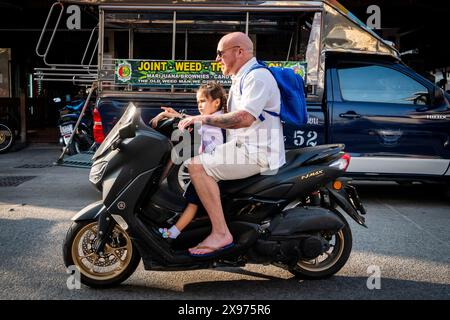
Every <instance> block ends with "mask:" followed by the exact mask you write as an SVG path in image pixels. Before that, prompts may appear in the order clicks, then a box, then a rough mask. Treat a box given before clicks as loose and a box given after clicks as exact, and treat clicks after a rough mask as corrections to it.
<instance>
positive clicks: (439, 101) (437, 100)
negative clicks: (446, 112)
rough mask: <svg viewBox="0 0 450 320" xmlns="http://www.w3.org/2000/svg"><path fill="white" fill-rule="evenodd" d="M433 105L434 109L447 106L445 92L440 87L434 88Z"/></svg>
mask: <svg viewBox="0 0 450 320" xmlns="http://www.w3.org/2000/svg"><path fill="white" fill-rule="evenodd" d="M432 102H433V103H432V105H433V106H434V107H439V106H442V105H443V104H445V97H444V90H442V89H441V88H439V87H437V86H436V87H434V96H433V101H432Z"/></svg>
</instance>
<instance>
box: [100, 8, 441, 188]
mask: <svg viewBox="0 0 450 320" xmlns="http://www.w3.org/2000/svg"><path fill="white" fill-rule="evenodd" d="M102 9H103V10H104V13H105V15H104V16H105V19H106V20H105V21H103V20H101V21H102V22H103V23H104V25H100V28H101V29H102V33H101V34H104V33H105V31H104V30H103V28H105V30H106V27H107V26H108V23H111V24H112V25H113V26H114V28H115V29H114V30H115V31H110V32H109V33H108V34H109V38H108V46H107V45H106V40H105V39H103V38H100V39H99V40H100V44H101V46H100V48H101V50H103V51H101V55H102V56H105V57H104V59H102V60H101V61H100V71H101V72H100V76H101V77H103V79H102V78H100V80H101V81H100V88H99V95H98V99H97V108H96V110H95V115H94V121H95V124H96V125H95V127H94V134H95V135H96V137H97V141H101V137H102V136H104V135H106V134H107V133H108V132H109V130H111V128H112V127H113V125H114V124H115V122H116V121H117V120H118V119H119V118H120V116H121V114H122V112H123V111H124V108H125V107H126V106H127V104H128V103H129V102H130V101H133V102H134V103H135V104H136V106H137V107H139V108H142V110H143V111H142V114H143V118H144V121H147V122H148V121H149V120H150V119H151V118H152V117H153V116H155V115H156V114H157V113H159V112H160V107H161V106H170V107H172V108H174V109H176V110H185V111H186V113H188V114H197V106H196V101H195V94H194V93H193V92H194V91H193V90H191V91H190V90H186V89H184V90H183V88H181V90H180V89H178V90H177V88H175V87H174V86H172V87H171V86H166V87H165V89H164V88H158V87H155V86H140V85H139V84H140V83H139V81H141V79H142V78H145V77H146V75H145V74H144V76H142V75H143V73H142V72H141V71H139V70H136V71H133V70H130V67H124V65H121V64H120V63H119V64H117V59H130V61H131V60H133V59H135V60H138V59H141V60H143V59H145V60H144V61H147V62H146V63H144V64H141V66H142V65H143V66H145V65H147V66H148V67H151V66H153V65H154V63H153V61H155V60H159V61H161V60H171V59H172V60H175V59H184V60H197V61H201V60H203V61H205V60H207V59H209V60H210V59H212V58H214V55H215V54H214V53H215V50H216V45H217V42H218V40H219V39H220V37H221V36H223V34H225V33H228V32H232V31H243V32H247V33H248V34H249V36H250V37H251V38H252V40H253V41H254V43H255V49H256V50H255V51H256V56H257V57H258V58H259V59H261V60H266V61H267V60H271V61H287V60H289V61H305V65H306V66H307V69H306V72H305V76H306V81H305V83H306V85H307V90H305V92H307V102H308V114H309V120H308V123H307V124H306V125H299V126H296V127H290V126H287V125H286V126H285V127H284V135H285V144H286V148H287V149H292V148H302V147H307V146H316V145H320V144H326V143H344V144H345V146H346V151H347V152H349V153H350V154H351V156H352V160H351V162H350V166H349V168H348V175H349V176H351V177H353V178H358V179H372V180H373V179H375V180H393V181H398V182H402V181H422V182H428V181H432V182H443V183H447V184H448V183H449V182H450V168H449V165H450V107H449V105H450V97H449V95H448V94H447V93H445V92H443V91H442V90H441V89H439V88H438V87H437V86H435V85H434V84H433V83H432V82H430V81H429V80H427V79H425V78H424V77H422V76H420V75H419V74H417V73H416V72H414V71H413V70H411V69H410V68H408V67H407V66H406V65H405V64H404V63H403V62H402V61H401V58H400V54H399V53H398V51H397V49H396V48H395V47H393V46H391V45H390V44H389V43H387V42H385V41H384V40H383V39H381V38H380V37H379V36H378V35H377V34H375V33H374V32H373V31H371V30H369V29H368V28H367V27H366V26H365V25H363V24H362V23H361V22H360V21H359V20H358V19H357V18H356V17H354V16H353V15H352V14H351V13H349V12H348V11H347V10H345V8H343V7H342V6H340V5H339V3H337V2H336V1H334V0H329V1H290V2H286V1H285V2H278V1H265V2H264V3H262V2H260V1H245V3H244V2H239V5H237V4H236V2H230V3H228V2H227V1H224V4H221V5H218V4H216V3H215V2H211V1H207V5H206V4H205V5H203V3H200V4H199V3H197V2H196V1H193V3H192V4H183V5H177V6H176V8H175V7H173V6H172V5H170V4H167V5H158V6H156V7H154V6H153V5H152V4H151V3H145V4H143V5H142V6H140V7H139V8H134V7H133V8H131V7H129V6H116V5H114V6H111V7H108V6H104V7H102ZM132 9H133V10H142V12H144V13H145V14H142V15H136V13H135V11H133V10H132ZM108 10H109V11H108ZM121 10H122V11H121ZM139 12H140V11H139ZM125 18H127V19H125ZM128 18H129V19H128ZM131 18H132V19H131ZM108 19H109V20H108ZM130 21H134V22H135V23H136V25H135V26H136V28H135V29H133V30H132V32H134V34H133V35H131V34H130V33H129V34H130V36H129V39H128V40H129V43H128V44H129V45H128V48H129V50H128V52H127V51H126V50H124V49H123V46H122V45H118V43H119V40H120V39H121V37H123V35H124V33H123V32H122V33H121V35H122V36H121V37H119V36H118V34H117V35H114V34H113V32H116V33H117V28H118V27H120V26H123V28H124V30H126V31H127V32H128V31H129V30H131V29H130V23H131V22H130ZM138 22H139V23H140V24H138ZM143 23H150V25H149V26H148V27H146V28H144V29H142V28H141V29H142V30H141V29H140V28H139V27H140V26H141V25H142V24H143ZM129 32H131V31H129ZM113 35H114V37H113ZM113 40H115V41H116V43H115V44H114V42H113ZM138 40H139V42H138ZM122 44H124V42H122ZM125 44H127V43H126V42H125ZM106 47H108V48H109V49H106ZM113 49H114V50H113ZM131 49H133V50H131ZM107 50H109V52H106V51H107ZM111 51H114V52H111ZM170 51H171V52H172V54H171V55H170ZM107 54H108V55H110V56H112V59H110V60H108V59H106V55H107ZM124 56H125V58H124ZM115 61H116V62H115ZM119 61H121V60H119ZM114 63H115V69H113V68H112V67H111V66H114ZM165 65H167V64H166V63H165V64H164V66H165ZM118 67H120V68H118ZM108 68H109V69H108ZM137 69H138V68H137ZM141 69H142V68H141ZM133 72H136V73H137V75H138V77H137V78H136V79H137V80H136V81H137V83H127V82H126V81H128V80H129V79H130V78H131V76H130V73H133ZM113 74H115V75H116V78H114V77H111V75H113ZM147 75H148V74H147ZM166 75H167V74H164V76H166ZM117 76H120V79H119V80H118V79H117ZM152 76H153V77H154V78H153V79H152V80H155V79H156V80H158V79H160V78H161V77H158V76H159V75H158V74H156V73H153V74H152ZM183 79H184V78H183ZM144 80H145V79H144ZM108 86H109V87H108ZM188 179H189V176H188V175H187V172H186V170H185V168H183V167H182V166H180V167H179V168H178V169H177V170H176V172H175V173H173V174H171V175H170V176H169V180H170V181H169V183H171V184H172V185H173V186H177V187H178V188H180V189H181V188H183V186H184V185H185V183H186V181H187V180H188Z"/></svg>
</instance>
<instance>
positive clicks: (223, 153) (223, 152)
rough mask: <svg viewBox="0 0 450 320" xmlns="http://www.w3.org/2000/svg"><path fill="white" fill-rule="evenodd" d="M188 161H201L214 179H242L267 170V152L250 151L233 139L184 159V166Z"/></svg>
mask: <svg viewBox="0 0 450 320" xmlns="http://www.w3.org/2000/svg"><path fill="white" fill-rule="evenodd" d="M190 163H201V164H202V165H203V168H204V169H205V171H206V173H207V174H208V176H210V177H212V178H213V179H214V180H216V181H220V180H237V179H244V178H247V177H250V176H253V175H256V174H260V173H262V172H264V171H267V170H269V164H268V161H267V154H265V153H263V152H258V153H256V152H254V153H250V152H249V151H248V147H247V146H246V145H245V144H242V143H239V142H236V141H235V140H232V141H230V142H227V143H224V144H221V145H218V146H217V147H216V148H215V150H214V151H213V152H211V153H206V152H204V153H202V154H200V155H198V156H197V157H195V158H191V159H188V160H186V161H185V165H186V166H188V165H189V164H190Z"/></svg>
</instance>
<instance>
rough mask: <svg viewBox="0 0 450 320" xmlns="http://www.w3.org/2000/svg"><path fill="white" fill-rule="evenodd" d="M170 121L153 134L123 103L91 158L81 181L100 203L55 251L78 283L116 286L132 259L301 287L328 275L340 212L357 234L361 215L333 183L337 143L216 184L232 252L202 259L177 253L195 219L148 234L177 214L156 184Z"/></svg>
mask: <svg viewBox="0 0 450 320" xmlns="http://www.w3.org/2000/svg"><path fill="white" fill-rule="evenodd" d="M170 121H172V120H169V121H168V122H167V121H166V122H163V123H162V124H161V125H160V126H159V127H158V128H157V130H154V129H152V128H150V127H149V126H147V125H146V124H145V123H144V122H143V121H142V119H141V116H140V112H139V109H136V107H135V106H134V105H133V104H132V103H130V105H129V106H128V108H127V110H126V111H125V113H124V115H123V116H122V118H121V119H120V120H119V122H118V123H117V124H116V126H115V127H114V128H113V130H112V131H111V132H110V133H109V135H108V136H107V137H106V139H105V141H104V142H103V144H102V145H101V146H100V147H99V149H98V150H97V152H96V153H95V155H94V158H93V160H94V163H93V166H92V169H91V172H90V181H91V182H92V183H93V184H94V186H96V187H97V188H99V189H101V190H102V192H103V200H102V201H99V202H96V203H93V204H91V205H89V206H87V207H85V208H84V209H82V210H81V211H80V212H78V213H77V214H76V215H75V216H74V217H73V218H72V220H73V223H72V225H71V227H70V228H69V230H68V232H67V235H66V238H65V241H64V245H63V255H64V262H65V265H66V266H71V265H75V266H77V267H78V268H79V270H80V272H81V282H82V283H84V284H86V285H88V286H91V287H109V286H113V285H117V284H120V283H121V282H123V281H124V280H126V279H127V278H128V277H129V276H130V275H131V274H132V273H133V272H134V271H135V269H136V267H137V266H138V264H139V262H140V260H141V258H142V260H143V262H144V267H145V269H146V270H159V271H174V270H180V271H181V270H193V269H204V268H213V267H219V266H228V267H229V266H233V267H241V266H244V265H245V264H246V263H256V264H273V265H276V266H279V267H281V268H285V269H287V270H289V271H290V272H291V273H293V274H294V275H295V276H297V277H299V278H303V279H322V278H326V277H330V276H332V275H333V274H335V273H336V272H338V271H339V270H340V269H341V268H342V267H343V266H344V264H345V263H346V261H347V259H348V257H349V256H350V252H351V249H352V234H351V230H350V227H349V225H348V223H347V221H346V220H345V218H344V217H343V215H342V212H346V213H347V214H348V215H349V216H350V217H351V218H352V219H353V220H355V221H356V222H357V223H358V224H360V225H362V226H365V220H364V217H363V216H362V215H361V214H365V210H364V207H363V205H362V204H361V201H360V200H359V198H358V195H357V192H356V190H355V188H354V187H353V186H351V185H349V184H348V183H346V182H345V181H344V180H343V179H342V178H341V179H338V178H339V177H340V176H342V175H343V173H344V171H345V170H346V168H347V166H348V164H349V161H350V157H349V156H348V154H345V153H344V152H343V148H344V146H343V145H322V146H318V147H310V148H303V149H296V150H290V151H288V152H287V153H286V160H287V163H286V164H285V165H284V166H283V167H281V168H280V169H279V171H278V173H277V174H276V175H256V176H252V177H249V178H246V179H240V180H235V181H221V182H220V190H221V197H222V204H223V209H224V213H225V217H226V220H227V224H228V226H229V229H230V231H231V233H232V235H233V238H234V243H235V245H234V246H233V247H231V248H229V249H226V250H221V251H218V252H216V253H214V254H212V255H207V256H204V257H203V256H202V257H197V256H191V255H190V254H189V252H188V251H187V249H188V248H190V247H193V246H195V245H197V244H198V243H199V242H200V241H202V240H203V239H204V238H205V237H206V236H207V235H208V234H209V233H210V231H211V224H210V220H209V218H208V216H207V214H206V213H205V212H203V213H202V212H199V213H198V214H197V218H196V219H195V220H194V221H193V222H191V223H190V225H189V226H188V227H187V228H186V229H185V230H184V231H183V232H182V233H181V235H180V236H179V237H178V238H177V239H176V240H174V241H171V242H169V241H167V239H163V238H162V237H161V234H160V233H159V232H158V228H159V227H164V226H169V225H171V224H173V223H174V222H176V219H177V217H178V216H179V215H180V213H181V212H182V211H183V209H184V206H185V202H184V199H183V198H180V197H179V196H177V195H176V194H174V193H172V192H171V191H170V190H169V189H167V188H166V187H165V186H164V184H163V183H162V182H163V180H164V178H165V177H166V176H167V174H168V172H169V170H170V168H171V166H172V163H171V161H170V160H171V151H172V149H173V147H174V146H173V144H172V142H171V141H170V139H169V138H168V137H167V133H166V135H165V134H163V133H164V132H166V131H167V128H168V127H171V128H173V127H174V126H175V125H174V124H173V123H171V122H170ZM158 130H159V131H158ZM200 211H201V210H200Z"/></svg>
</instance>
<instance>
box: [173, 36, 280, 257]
mask: <svg viewBox="0 0 450 320" xmlns="http://www.w3.org/2000/svg"><path fill="white" fill-rule="evenodd" d="M216 61H218V62H219V63H220V65H221V66H222V73H223V74H224V75H230V76H231V79H232V85H231V88H230V91H229V95H228V103H227V104H228V113H226V114H223V115H206V116H203V115H199V116H193V117H188V118H186V119H184V120H182V121H181V122H180V123H179V128H180V129H181V130H183V129H185V128H186V127H188V126H189V125H192V124H194V123H195V122H200V123H201V124H207V125H210V126H216V127H219V128H222V129H226V131H227V143H225V144H222V145H219V146H217V147H216V149H215V151H214V153H202V154H201V155H199V156H197V157H195V158H192V159H189V160H187V161H186V165H187V167H188V170H189V174H190V176H191V180H192V183H193V184H194V187H195V189H196V191H197V194H198V196H199V198H200V200H201V201H202V204H203V206H204V207H205V209H206V211H207V212H208V215H209V217H210V219H211V225H212V230H211V234H210V235H209V236H208V237H207V238H206V239H205V240H203V241H202V242H201V243H199V244H198V245H197V246H196V247H194V248H190V249H189V252H190V254H191V255H193V256H211V255H214V253H215V252H220V251H223V250H224V249H228V248H230V247H232V246H233V236H232V235H231V233H230V230H229V229H228V226H227V224H226V222H225V218H224V214H223V209H222V204H221V200H220V190H219V186H218V184H217V182H218V181H220V180H236V179H243V178H247V177H250V176H253V175H256V174H259V173H263V172H265V171H268V170H276V169H278V168H279V167H281V166H282V165H283V164H284V163H285V151H284V138H283V128H282V125H281V121H280V118H279V117H276V116H271V115H264V120H260V115H262V114H263V112H265V111H272V112H276V113H277V114H279V113H280V91H279V89H278V86H277V83H276V81H275V79H274V78H273V76H272V74H271V73H270V71H268V70H267V69H263V68H259V69H255V70H253V71H251V72H249V71H250V68H251V67H252V66H254V65H256V64H257V61H256V58H254V57H253V43H252V41H251V39H250V38H249V37H248V36H247V35H246V34H244V33H242V32H233V33H230V34H227V35H225V36H224V37H222V39H220V41H219V44H218V45H217V56H216Z"/></svg>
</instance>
